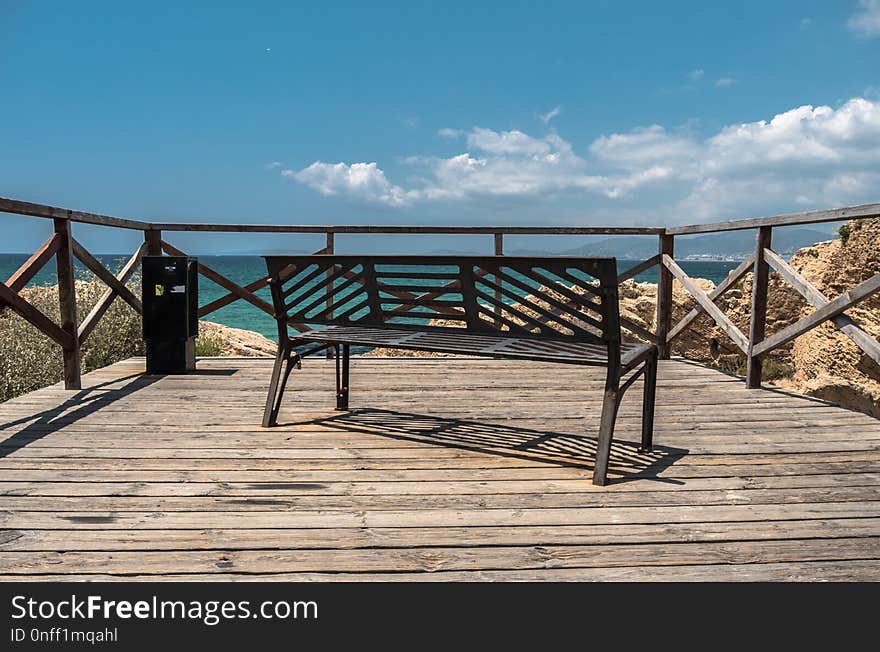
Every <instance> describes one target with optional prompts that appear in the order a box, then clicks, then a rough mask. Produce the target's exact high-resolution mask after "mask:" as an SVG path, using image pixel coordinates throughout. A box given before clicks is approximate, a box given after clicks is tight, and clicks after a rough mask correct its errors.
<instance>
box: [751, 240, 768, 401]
mask: <svg viewBox="0 0 880 652" xmlns="http://www.w3.org/2000/svg"><path fill="white" fill-rule="evenodd" d="M772 233H773V227H770V226H762V227H761V228H759V229H758V235H757V237H756V238H755V267H754V271H753V272H752V314H751V319H750V321H749V352H748V360H747V366H746V387H748V388H750V389H756V388H758V387H760V386H761V358H760V357H758V356H755V355H753V354H752V350H753V349H754V348H755V345H756V344H758V343H759V342H761V340H763V339H764V327H765V325H766V322H767V286H768V281H769V278H770V266H769V265H768V264H767V261H766V260H764V250H765V249H769V248H770V244H771V236H772Z"/></svg>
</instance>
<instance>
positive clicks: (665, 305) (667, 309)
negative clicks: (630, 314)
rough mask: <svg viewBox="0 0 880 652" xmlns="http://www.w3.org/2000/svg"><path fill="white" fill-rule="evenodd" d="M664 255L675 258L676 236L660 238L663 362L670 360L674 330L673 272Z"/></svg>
mask: <svg viewBox="0 0 880 652" xmlns="http://www.w3.org/2000/svg"><path fill="white" fill-rule="evenodd" d="M663 254H666V255H667V256H669V257H670V258H674V256H675V236H673V235H666V234H663V235H661V236H660V264H659V265H658V266H657V274H658V277H657V348H658V353H659V357H660V359H661V360H668V359H669V351H670V348H671V347H670V345H669V342H667V341H666V338H667V337H668V335H669V331H670V330H671V329H672V272H670V271H669V269H667V267H666V265H664V264H663Z"/></svg>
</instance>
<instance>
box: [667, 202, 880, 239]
mask: <svg viewBox="0 0 880 652" xmlns="http://www.w3.org/2000/svg"><path fill="white" fill-rule="evenodd" d="M872 217H880V204H862V205H861V206H845V207H843V208H830V209H827V210H821V211H806V212H803V213H785V214H782V215H773V216H771V217H752V218H746V219H739V220H728V221H726V222H710V223H709V224H691V225H689V226H673V227H668V228H667V229H666V234H667V235H689V234H691V233H717V232H719V231H743V230H745V229H758V228H761V227H762V226H795V225H799V224H820V223H822V222H841V221H844V220H852V219H855V218H872Z"/></svg>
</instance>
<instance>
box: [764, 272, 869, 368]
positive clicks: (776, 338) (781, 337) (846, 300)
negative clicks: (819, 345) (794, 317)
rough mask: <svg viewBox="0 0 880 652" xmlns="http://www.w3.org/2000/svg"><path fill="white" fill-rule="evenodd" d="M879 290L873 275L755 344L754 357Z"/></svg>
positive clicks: (834, 315)
mask: <svg viewBox="0 0 880 652" xmlns="http://www.w3.org/2000/svg"><path fill="white" fill-rule="evenodd" d="M878 290H880V274H875V275H874V276H872V277H871V278H869V279H868V280H866V281H863V282H862V283H859V284H858V285H857V286H856V287H854V288H853V289H851V290H849V291H848V292H844V293H843V294H841V295H840V296H839V297H837V298H836V299H834V300H833V301H829V302H828V303H826V304H825V305H823V306H822V307H821V308H817V309H816V310H815V311H814V312H812V313H811V314H809V315H807V316H806V317H803V318H801V319H799V320H798V321H796V322H795V323H793V324H791V325H789V326H786V327H785V328H783V329H782V330H780V331H779V332H777V333H774V334H773V335H771V336H770V337H768V338H767V339H765V340H764V341H763V342H761V343H760V344H756V345H755V348H754V352H755V355H764V354H766V353H767V352H769V351H772V350H773V349H775V348H777V347H780V346H782V345H783V344H786V343H788V342H790V341H791V340H793V339H794V338H796V337H798V336H800V335H803V334H804V333H806V332H807V331H809V330H812V329H813V328H815V327H816V326H818V325H819V324H821V323H822V322H823V321H826V320H828V319H832V318H833V317H836V316H837V315H839V314H841V313H842V312H844V311H845V310H848V309H849V308H852V307H853V306H854V305H856V304H857V303H859V302H860V301H863V300H865V299H867V298H868V297H870V296H871V295H873V294H874V293H876V292H877V291H878Z"/></svg>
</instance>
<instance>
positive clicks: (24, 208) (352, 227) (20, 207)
mask: <svg viewBox="0 0 880 652" xmlns="http://www.w3.org/2000/svg"><path fill="white" fill-rule="evenodd" d="M0 213H15V214H18V215H29V216H32V217H43V218H49V219H62V220H69V221H71V222H82V223H84V224H97V225H100V226H109V227H116V228H121V229H134V230H138V231H189V232H213V233H324V234H328V235H329V234H336V233H353V234H354V233H382V234H424V235H429V234H431V235H499V234H504V235H691V234H698V233H716V232H721V231H742V230H745V229H757V228H761V227H767V226H770V227H773V226H794V225H799V224H819V223H822V222H841V221H845V220H851V219H854V218H880V203H877V204H862V205H861V206H844V207H841V208H831V209H827V210H817V211H805V212H802V213H786V214H782V215H773V216H770V217H754V218H746V219H737V220H728V221H724V222H711V223H707V224H691V225H687V226H670V227H663V226H469V225H452V224H448V225H435V226H429V225H421V224H417V225H400V224H394V225H365V224H216V223H206V222H147V221H144V220H130V219H125V218H121V217H113V216H110V215H100V214H97V213H87V212H84V211H76V210H71V209H69V208H59V207H57V206H48V205H45V204H35V203H32V202H26V201H20V200H17V199H10V198H7V197H0Z"/></svg>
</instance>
